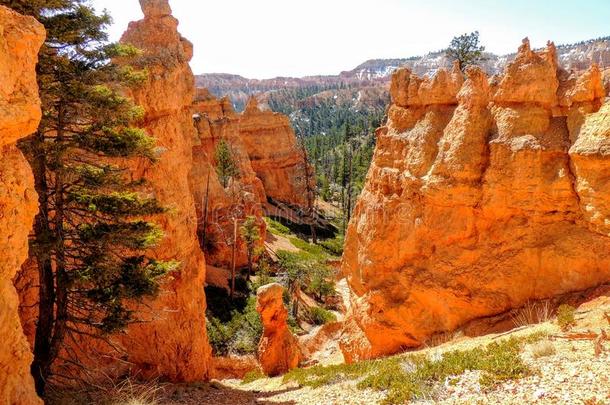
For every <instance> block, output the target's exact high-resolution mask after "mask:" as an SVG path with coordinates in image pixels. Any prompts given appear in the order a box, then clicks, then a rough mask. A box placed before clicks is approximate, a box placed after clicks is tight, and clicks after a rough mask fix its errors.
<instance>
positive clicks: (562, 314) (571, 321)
mask: <svg viewBox="0 0 610 405" xmlns="http://www.w3.org/2000/svg"><path fill="white" fill-rule="evenodd" d="M575 311H576V309H575V308H574V307H573V306H571V305H567V304H563V305H560V306H559V308H557V324H559V327H560V328H561V330H562V331H564V332H565V331H568V330H570V328H572V326H574V325H575V324H576V319H575V318H574V312H575Z"/></svg>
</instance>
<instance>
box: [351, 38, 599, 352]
mask: <svg viewBox="0 0 610 405" xmlns="http://www.w3.org/2000/svg"><path fill="white" fill-rule="evenodd" d="M604 93H605V92H604V88H603V85H602V77H601V73H600V71H599V69H598V68H597V66H592V67H591V68H590V69H589V70H588V71H586V72H585V73H584V74H582V75H580V76H576V75H574V74H569V73H567V72H565V71H563V70H561V69H560V68H558V66H557V60H556V52H555V47H554V46H553V44H552V43H550V44H549V46H548V48H547V50H546V51H543V52H540V53H536V52H533V51H532V50H531V49H530V46H529V42H528V41H527V40H524V43H523V45H522V46H521V47H520V49H519V53H518V55H517V57H516V59H515V61H514V62H512V63H511V64H509V65H508V66H507V68H506V71H505V72H504V74H503V75H500V76H499V77H492V78H487V77H486V76H485V74H484V73H483V72H482V71H481V70H480V69H478V68H470V69H469V70H468V71H467V73H466V75H465V77H464V76H463V75H462V74H461V72H460V71H459V70H458V69H454V70H453V71H452V72H448V71H445V70H441V71H439V72H438V74H437V75H436V76H434V77H433V78H424V79H421V78H418V77H415V76H413V75H412V74H411V72H410V71H408V70H406V69H401V70H398V71H397V72H396V73H395V74H394V76H393V80H392V88H391V94H392V105H391V107H390V109H389V120H388V123H387V125H386V126H385V127H382V128H380V129H379V130H378V132H377V147H376V150H375V155H374V158H373V162H372V166H371V168H370V170H369V173H368V176H367V181H366V185H365V188H364V190H363V192H362V194H361V196H360V198H359V200H358V203H357V205H356V208H355V213H354V216H353V219H352V221H351V223H350V225H349V229H348V231H347V237H346V246H345V253H344V256H343V263H342V271H343V273H344V274H345V275H346V276H347V278H348V282H349V285H350V287H351V289H352V291H353V293H354V294H353V303H352V304H353V305H352V310H351V313H350V314H349V317H348V322H347V326H346V338H345V339H344V340H343V341H342V349H343V351H344V354H345V355H346V358H347V359H348V360H354V359H356V358H362V357H374V356H380V355H386V354H390V353H395V352H398V351H400V350H404V349H405V348H408V347H414V346H419V345H421V344H422V343H424V342H425V341H426V339H427V338H429V337H430V336H431V335H433V334H435V333H439V332H445V331H451V330H454V329H456V328H457V327H459V326H460V325H462V324H464V323H465V322H467V321H469V320H472V319H475V318H478V317H484V316H489V315H494V314H499V313H502V312H504V311H507V310H509V309H511V308H515V307H519V306H521V305H523V304H524V303H526V302H527V301H528V300H532V299H542V298H546V297H551V296H554V295H557V294H561V293H565V292H570V291H577V290H583V289H586V288H588V287H592V286H596V285H599V284H602V283H606V282H609V281H610V256H609V255H608V252H609V251H610V226H609V225H608V224H610V191H609V190H610V187H609V186H610V170H609V169H610V167H609V164H610V147H609V146H610V109H609V105H605V106H604V107H603V108H601V110H600V106H601V104H602V101H603V99H604V96H605V94H604Z"/></svg>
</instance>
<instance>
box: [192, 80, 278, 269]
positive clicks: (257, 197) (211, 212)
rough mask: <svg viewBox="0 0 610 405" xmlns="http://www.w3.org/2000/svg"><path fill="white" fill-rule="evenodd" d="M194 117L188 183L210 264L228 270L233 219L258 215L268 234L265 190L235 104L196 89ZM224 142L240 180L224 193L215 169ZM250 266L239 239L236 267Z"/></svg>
mask: <svg viewBox="0 0 610 405" xmlns="http://www.w3.org/2000/svg"><path fill="white" fill-rule="evenodd" d="M193 113H194V117H195V125H196V127H197V133H198V137H197V141H196V142H195V145H194V146H193V161H194V165H193V170H192V171H191V177H190V182H191V187H192V190H193V195H194V198H195V206H196V209H197V217H198V233H199V238H200V241H201V242H202V243H203V244H205V246H204V248H205V249H206V253H207V255H206V260H207V263H209V264H212V265H214V266H218V267H223V268H229V267H230V265H231V250H232V248H231V246H230V245H229V243H228V242H230V243H232V241H231V239H232V236H233V218H237V219H238V221H239V223H241V222H243V220H244V219H245V217H246V216H250V215H251V216H254V217H256V218H257V221H258V224H259V227H260V234H261V236H263V237H264V235H265V229H266V226H265V222H264V220H263V202H264V201H265V200H266V196H265V189H264V188H263V183H262V182H261V180H260V179H259V178H258V177H257V176H256V173H255V172H254V170H253V169H252V165H251V164H250V157H249V155H248V152H247V151H246V149H245V145H244V144H243V142H242V140H241V137H240V133H239V123H240V116H239V115H238V114H236V113H235V111H234V110H233V107H232V105H231V102H230V101H229V100H228V99H226V98H224V99H222V100H218V99H216V98H215V97H213V96H212V95H210V93H209V92H208V91H207V90H205V89H198V91H197V95H196V97H195V102H194V104H193ZM221 140H224V141H225V142H226V143H227V145H229V147H230V149H231V151H232V154H233V157H234V159H235V162H236V164H237V166H238V170H239V176H238V178H237V179H236V181H234V182H232V183H231V184H230V185H228V187H227V188H226V189H225V188H224V187H223V186H222V185H221V183H220V181H219V179H218V175H217V173H216V169H215V167H216V162H215V151H216V147H217V146H218V144H219V142H220V141H221ZM208 178H209V184H208ZM206 198H207V209H206ZM246 264H247V256H246V250H245V246H244V244H243V242H242V241H241V240H239V241H238V246H237V257H236V265H237V266H238V267H242V266H245V265H246Z"/></svg>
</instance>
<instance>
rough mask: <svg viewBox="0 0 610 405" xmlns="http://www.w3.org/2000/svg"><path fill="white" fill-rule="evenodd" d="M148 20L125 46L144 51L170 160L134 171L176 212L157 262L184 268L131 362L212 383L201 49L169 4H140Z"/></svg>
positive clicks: (148, 98)
mask: <svg viewBox="0 0 610 405" xmlns="http://www.w3.org/2000/svg"><path fill="white" fill-rule="evenodd" d="M140 4H141V5H142V10H143V12H144V19H143V20H141V21H137V22H133V23H130V24H129V28H128V29H127V31H126V32H125V34H124V35H123V38H122V39H121V42H123V43H128V44H132V45H135V46H136V47H138V48H139V49H141V50H142V51H143V54H142V56H141V57H140V59H139V61H138V62H137V63H136V67H137V68H145V69H146V70H147V71H148V79H147V81H146V83H145V84H144V85H143V86H141V87H139V88H137V89H135V90H134V91H133V94H132V96H133V98H134V100H135V102H136V103H137V104H139V105H141V106H142V107H144V109H145V111H146V116H145V118H144V123H143V127H144V128H145V129H146V130H147V131H148V132H149V133H150V134H151V135H152V136H154V138H155V139H156V141H157V145H158V146H159V147H160V148H162V151H163V153H162V154H161V156H160V159H159V161H158V162H157V163H156V164H150V163H149V162H146V161H142V162H140V164H138V165H137V167H134V170H135V171H136V174H137V175H143V177H144V178H146V179H147V180H148V182H149V185H150V192H151V193H153V194H154V195H155V196H156V197H157V199H158V200H159V201H160V202H161V203H162V204H164V205H165V206H168V207H169V208H171V211H170V212H169V213H168V214H166V215H165V216H164V218H162V220H160V225H161V226H162V228H163V230H164V232H165V238H164V239H163V241H162V243H161V244H160V246H159V247H157V248H156V249H155V252H154V253H155V255H156V256H157V257H159V258H161V259H165V260H178V261H179V262H180V268H179V270H178V271H177V272H175V273H174V274H173V275H172V280H171V281H170V282H169V283H168V284H167V285H165V286H164V290H165V291H163V292H162V293H161V294H160V296H159V298H158V299H157V300H155V301H154V302H150V303H149V306H150V307H151V310H152V311H153V313H155V317H154V318H153V319H151V320H150V322H147V323H143V324H139V325H134V326H131V327H130V328H129V330H128V332H127V334H126V336H125V338H124V345H125V347H126V351H127V354H128V360H129V361H130V362H131V363H133V364H135V365H136V368H137V369H138V370H139V371H140V373H141V376H143V377H144V378H149V377H159V376H160V377H163V378H166V379H169V380H173V381H194V380H200V379H202V378H205V377H206V376H207V373H208V367H209V361H210V348H209V345H208V341H207V336H206V326H205V308H206V301H205V294H204V290H203V286H204V282H205V261H204V256H203V253H202V251H201V249H200V247H199V243H198V241H197V235H196V228H197V216H196V212H195V204H194V201H193V196H192V192H191V189H190V187H189V183H188V176H189V173H190V171H191V168H192V166H193V159H192V150H193V141H194V139H195V136H196V133H195V129H194V127H193V122H192V114H191V103H192V100H193V96H194V78H193V74H192V72H191V69H190V67H189V65H188V62H189V60H190V59H191V57H192V53H193V46H192V44H191V43H190V42H188V41H187V40H186V39H184V38H183V37H181V36H180V34H179V33H178V31H177V27H178V21H177V20H176V19H175V18H174V17H172V16H171V9H170V7H169V4H168V2H167V0H140Z"/></svg>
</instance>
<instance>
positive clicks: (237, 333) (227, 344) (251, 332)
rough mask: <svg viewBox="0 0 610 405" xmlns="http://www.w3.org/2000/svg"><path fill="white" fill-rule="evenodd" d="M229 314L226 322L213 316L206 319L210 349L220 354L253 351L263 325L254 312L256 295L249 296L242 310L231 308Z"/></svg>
mask: <svg viewBox="0 0 610 405" xmlns="http://www.w3.org/2000/svg"><path fill="white" fill-rule="evenodd" d="M231 315H232V316H231V319H230V320H229V321H227V322H222V321H221V320H220V319H218V318H215V317H212V318H211V319H209V320H208V322H207V331H208V339H209V341H210V345H211V346H212V351H213V352H214V354H216V355H221V356H226V355H229V354H251V353H255V352H256V348H257V346H258V342H259V340H260V338H261V335H262V333H263V325H262V323H261V320H260V316H259V315H258V312H256V297H254V296H251V297H249V298H248V300H247V305H246V306H245V308H244V309H243V311H237V310H233V311H232V312H231Z"/></svg>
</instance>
